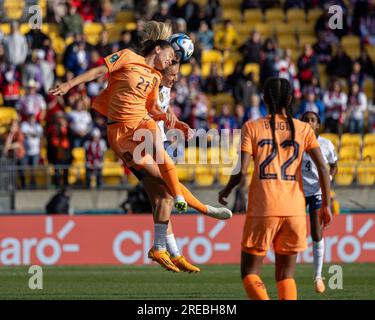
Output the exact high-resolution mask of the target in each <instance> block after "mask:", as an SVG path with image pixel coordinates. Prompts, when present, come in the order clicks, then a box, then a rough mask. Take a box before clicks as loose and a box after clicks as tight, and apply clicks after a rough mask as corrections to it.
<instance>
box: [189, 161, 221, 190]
mask: <svg viewBox="0 0 375 320" xmlns="http://www.w3.org/2000/svg"><path fill="white" fill-rule="evenodd" d="M194 174H195V180H194V181H195V184H196V185H197V186H200V187H210V186H212V185H213V184H214V181H215V176H216V169H215V168H213V167H207V165H197V166H196V167H195V172H194Z"/></svg>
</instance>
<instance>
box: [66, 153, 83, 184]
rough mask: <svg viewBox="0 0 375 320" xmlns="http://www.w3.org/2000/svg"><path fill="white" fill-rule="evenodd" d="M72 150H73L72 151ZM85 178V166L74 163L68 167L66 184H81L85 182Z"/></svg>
mask: <svg viewBox="0 0 375 320" xmlns="http://www.w3.org/2000/svg"><path fill="white" fill-rule="evenodd" d="M73 150H74V149H73ZM85 177H86V168H85V165H84V164H83V163H82V164H81V163H79V164H78V163H74V161H73V164H72V165H71V166H70V167H69V170H68V182H69V184H75V183H80V184H83V183H84V182H85Z"/></svg>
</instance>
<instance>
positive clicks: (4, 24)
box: [0, 23, 10, 35]
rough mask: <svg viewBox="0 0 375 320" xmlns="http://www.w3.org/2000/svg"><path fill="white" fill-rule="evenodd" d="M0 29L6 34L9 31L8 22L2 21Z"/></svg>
mask: <svg viewBox="0 0 375 320" xmlns="http://www.w3.org/2000/svg"><path fill="white" fill-rule="evenodd" d="M0 29H1V31H2V32H3V33H4V35H8V34H9V33H10V24H9V23H2V24H0Z"/></svg>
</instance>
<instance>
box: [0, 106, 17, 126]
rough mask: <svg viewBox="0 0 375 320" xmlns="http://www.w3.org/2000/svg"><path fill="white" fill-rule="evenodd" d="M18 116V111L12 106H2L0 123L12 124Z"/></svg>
mask: <svg viewBox="0 0 375 320" xmlns="http://www.w3.org/2000/svg"><path fill="white" fill-rule="evenodd" d="M17 118H18V115H17V111H16V109H15V108H12V107H0V123H1V124H10V123H11V122H12V121H13V120H16V119H17Z"/></svg>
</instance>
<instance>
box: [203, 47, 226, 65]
mask: <svg viewBox="0 0 375 320" xmlns="http://www.w3.org/2000/svg"><path fill="white" fill-rule="evenodd" d="M222 60H223V55H222V54H221V52H220V51H219V50H206V51H203V52H202V64H203V63H207V62H210V63H221V62H222Z"/></svg>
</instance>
